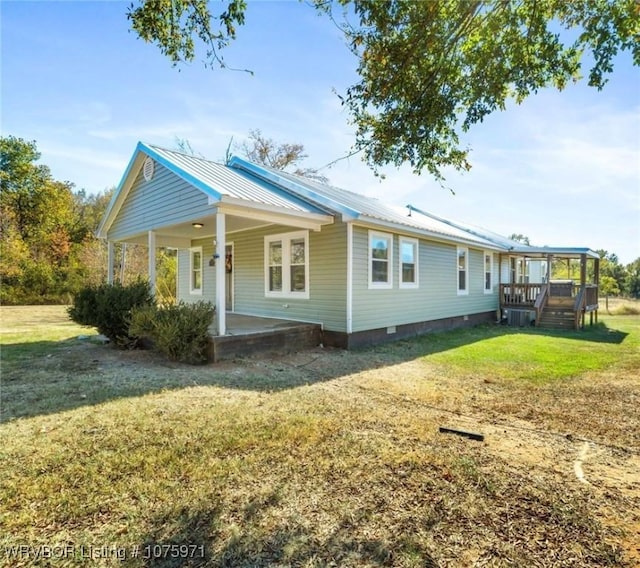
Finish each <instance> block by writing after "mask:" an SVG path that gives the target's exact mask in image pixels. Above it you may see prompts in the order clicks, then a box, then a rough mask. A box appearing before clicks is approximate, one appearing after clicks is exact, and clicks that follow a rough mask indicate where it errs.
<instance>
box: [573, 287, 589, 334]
mask: <svg viewBox="0 0 640 568" xmlns="http://www.w3.org/2000/svg"><path fill="white" fill-rule="evenodd" d="M586 297H587V294H586V287H585V286H581V287H580V290H579V291H578V293H577V294H576V299H575V302H574V303H573V313H574V317H575V320H574V327H575V329H579V328H580V325H581V324H582V325H584V308H585V306H586ZM581 320H582V321H581Z"/></svg>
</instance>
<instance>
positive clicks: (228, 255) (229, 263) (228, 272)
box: [224, 243, 233, 312]
mask: <svg viewBox="0 0 640 568" xmlns="http://www.w3.org/2000/svg"><path fill="white" fill-rule="evenodd" d="M224 273H225V278H226V282H225V288H226V290H227V297H226V310H227V311H228V312H232V311H233V243H229V244H228V245H227V246H226V247H225V250H224Z"/></svg>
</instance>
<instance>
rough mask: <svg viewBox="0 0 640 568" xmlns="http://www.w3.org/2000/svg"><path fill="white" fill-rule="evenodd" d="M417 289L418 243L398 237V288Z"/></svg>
mask: <svg viewBox="0 0 640 568" xmlns="http://www.w3.org/2000/svg"><path fill="white" fill-rule="evenodd" d="M417 287H418V241H417V240H416V239H409V238H406V237H400V288H417Z"/></svg>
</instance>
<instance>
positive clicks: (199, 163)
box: [97, 142, 326, 238]
mask: <svg viewBox="0 0 640 568" xmlns="http://www.w3.org/2000/svg"><path fill="white" fill-rule="evenodd" d="M147 156H149V157H151V158H152V159H153V160H155V161H157V162H158V163H159V164H161V165H162V166H164V167H165V168H166V169H167V170H169V171H170V172H171V173H172V174H174V175H176V176H177V177H178V178H180V179H182V180H184V181H186V182H187V183H189V184H190V185H192V186H193V187H195V188H196V189H198V190H199V191H201V192H202V193H203V194H204V195H206V196H207V198H208V200H209V203H210V204H212V205H213V204H215V203H217V202H219V201H221V200H224V198H225V197H227V198H231V199H233V200H239V201H240V202H246V203H247V204H254V205H256V204H258V205H264V206H269V207H276V208H278V209H284V210H289V211H290V212H292V213H318V214H325V213H326V211H325V210H324V209H322V208H319V207H316V206H314V205H313V204H311V203H309V202H307V201H305V200H304V199H301V198H299V197H297V196H292V195H290V194H289V193H288V192H286V191H283V190H282V189H281V188H279V187H276V186H273V185H272V184H269V183H265V182H264V181H263V180H262V179H257V178H256V177H255V176H250V175H247V174H246V173H244V172H240V171H237V170H235V169H232V168H230V167H228V166H225V165H222V164H218V163H216V162H212V161H210V160H206V159H204V158H199V157H197V156H190V155H187V154H184V153H182V152H177V151H174V150H167V149H166V148H160V147H159V146H152V145H148V144H144V143H142V142H138V144H137V146H136V149H135V151H134V153H133V156H132V157H131V160H130V161H129V164H128V165H127V168H126V170H125V173H124V175H123V176H122V179H121V181H120V183H119V184H118V186H117V188H116V191H115V192H114V195H113V197H112V198H111V201H110V203H109V205H108V206H107V209H106V211H105V214H104V216H103V219H102V222H101V224H100V226H99V228H98V231H97V234H98V236H99V237H101V238H106V235H107V231H108V230H109V228H110V226H111V225H112V223H113V222H114V220H115V218H116V217H117V215H118V213H119V211H120V209H121V207H122V205H123V203H124V202H125V200H126V198H127V195H128V194H129V192H130V190H131V188H132V186H133V184H134V181H135V179H136V177H137V176H138V174H139V172H140V170H141V168H142V167H143V164H144V161H145V159H146V157H147Z"/></svg>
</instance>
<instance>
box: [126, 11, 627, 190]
mask: <svg viewBox="0 0 640 568" xmlns="http://www.w3.org/2000/svg"><path fill="white" fill-rule="evenodd" d="M313 4H314V6H315V8H316V9H317V10H318V11H319V12H321V13H323V14H326V15H327V16H328V17H330V18H332V19H333V20H334V22H336V23H337V24H338V26H339V27H340V28H341V30H342V31H343V33H344V36H345V38H346V40H347V43H348V45H349V47H350V49H351V51H352V52H353V53H354V54H355V55H356V56H357V57H358V59H359V65H358V69H357V71H358V74H359V76H360V80H359V81H358V82H357V83H356V84H354V85H352V86H351V87H349V88H348V89H347V91H346V94H345V96H344V97H341V98H342V102H343V105H344V106H345V107H346V108H347V110H348V111H349V113H350V115H351V121H352V122H353V124H354V125H355V127H356V140H355V144H354V148H353V151H354V152H363V157H364V159H365V161H366V162H367V163H368V164H369V165H370V166H372V167H373V168H374V171H376V172H377V170H378V168H379V167H380V166H382V165H385V164H394V165H397V166H399V165H401V164H404V163H408V164H410V165H411V167H412V168H413V170H414V171H415V172H416V173H420V172H421V171H423V170H425V169H426V170H427V171H428V172H429V173H431V174H432V175H434V176H435V177H436V178H438V179H443V169H444V168H446V167H453V168H455V169H457V170H468V169H469V168H470V167H471V166H470V163H469V161H468V153H469V148H467V147H463V146H462V144H461V142H460V136H461V134H462V133H463V132H465V131H467V130H469V128H471V126H473V125H474V124H477V123H478V122H482V121H483V120H484V119H485V118H486V117H487V116H488V115H489V114H491V113H492V112H494V111H496V110H499V109H500V110H504V109H505V108H506V104H507V102H508V101H509V100H514V101H515V102H517V103H521V102H522V101H523V100H525V99H526V98H527V97H528V96H529V95H531V94H533V93H536V92H537V91H538V90H539V89H541V88H544V87H549V86H553V87H556V88H558V89H560V90H561V89H563V88H564V87H565V86H566V85H567V83H569V82H570V81H577V80H578V79H579V78H580V73H581V66H582V62H583V60H584V61H586V60H589V61H592V62H593V63H592V66H591V68H590V69H589V71H588V77H589V85H591V86H594V87H596V88H597V89H602V87H603V86H604V85H605V83H606V82H607V75H608V74H609V73H611V72H612V70H613V60H614V57H615V56H616V55H617V53H618V52H619V51H622V50H627V51H630V52H631V54H632V56H633V62H634V64H635V65H640V41H638V39H639V36H640V17H639V8H638V4H637V2H636V0H572V1H571V2H567V1H566V0H520V1H508V0H493V1H490V0H475V1H474V0H441V1H437V2H436V1H429V2H411V1H403V0H386V1H381V0H336V1H331V0H314V2H313ZM226 6H227V8H226V10H225V11H223V12H222V13H221V14H220V15H219V16H218V19H219V22H220V25H219V29H218V30H217V31H214V30H213V27H212V23H211V22H212V19H213V17H212V15H211V13H210V11H209V7H208V3H207V1H206V0H146V1H144V0H137V1H136V4H134V5H132V6H131V8H130V9H129V12H128V17H129V19H130V20H131V22H132V27H133V29H134V30H135V32H136V33H137V34H138V35H139V36H140V37H141V38H142V39H144V40H145V41H151V42H154V43H156V44H157V45H158V46H159V48H160V50H161V52H162V53H164V54H165V55H167V56H168V57H169V58H170V60H171V61H172V63H173V64H174V65H175V64H177V63H179V62H183V61H192V60H193V59H194V57H195V43H194V39H193V38H194V37H196V38H200V40H202V41H203V42H204V43H205V44H206V46H207V56H208V64H212V63H214V64H215V63H217V64H219V65H221V66H222V67H225V66H226V63H225V62H224V60H223V59H222V58H221V56H220V54H219V52H220V50H222V49H223V48H224V47H226V46H227V45H228V43H229V42H230V41H231V40H233V39H234V38H235V37H236V26H237V25H242V24H243V23H244V16H245V11H246V2H245V1H244V0H227V5H226ZM336 6H340V7H342V8H343V14H344V15H343V16H342V18H341V17H340V16H336V15H334V13H333V12H334V7H336ZM354 14H355V18H356V20H357V21H356V22H355V23H353V15H354ZM559 32H561V33H559Z"/></svg>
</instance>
